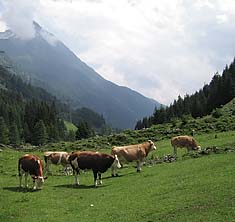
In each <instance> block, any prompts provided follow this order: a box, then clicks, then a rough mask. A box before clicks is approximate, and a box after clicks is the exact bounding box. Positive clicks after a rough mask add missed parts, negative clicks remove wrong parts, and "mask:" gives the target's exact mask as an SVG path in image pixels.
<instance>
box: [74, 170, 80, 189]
mask: <svg viewBox="0 0 235 222" xmlns="http://www.w3.org/2000/svg"><path fill="white" fill-rule="evenodd" d="M73 173H74V176H75V185H76V186H78V185H79V179H78V173H79V170H74V171H73Z"/></svg>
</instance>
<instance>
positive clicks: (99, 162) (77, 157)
mask: <svg viewBox="0 0 235 222" xmlns="http://www.w3.org/2000/svg"><path fill="white" fill-rule="evenodd" d="M69 162H70V164H71V166H72V168H73V172H74V175H75V185H79V180H78V173H79V171H80V170H85V169H91V170H92V171H93V175H94V185H95V187H97V185H100V184H102V180H101V174H102V173H104V172H106V171H107V170H108V168H110V167H111V166H113V165H115V167H117V168H120V167H121V165H120V163H119V160H118V158H117V156H112V155H109V154H106V153H99V152H92V151H81V152H80V151H77V152H73V153H71V155H70V156H69ZM97 175H98V179H97Z"/></svg>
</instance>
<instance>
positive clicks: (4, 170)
mask: <svg viewBox="0 0 235 222" xmlns="http://www.w3.org/2000/svg"><path fill="white" fill-rule="evenodd" d="M196 138H197V140H198V141H199V142H200V144H201V145H202V147H206V146H211V145H212V146H214V145H216V146H220V147H227V146H232V147H234V146H235V132H234V131H233V132H227V133H218V137H217V138H216V139H215V138H214V134H203V135H198V136H196ZM157 145H158V150H157V151H156V152H155V153H154V155H158V156H161V155H163V154H167V153H169V152H171V148H170V145H169V139H166V140H162V141H159V143H158V144H157ZM106 152H109V150H106ZM184 152H185V151H184V150H181V151H180V152H179V154H180V155H182V154H183V153H184ZM22 154H23V152H16V151H11V150H4V151H3V152H1V153H0V178H1V180H0V189H1V190H0V192H1V194H0V212H1V213H0V221H1V222H5V221H9V222H10V221H14V222H16V221H32V222H34V221H35V222H36V221H48V222H49V221H86V222H90V221H96V222H97V221H149V222H150V221H195V222H196V221H233V220H234V217H235V189H234V185H235V177H234V172H235V165H234V162H235V154H234V153H227V154H217V155H208V156H204V157H201V158H196V159H184V158H180V160H179V161H177V162H174V163H169V164H167V163H164V164H159V165H154V166H151V167H150V166H145V167H144V168H143V172H142V173H141V174H137V173H135V169H134V168H132V167H129V168H124V169H122V170H121V177H119V178H110V177H109V176H110V171H108V172H107V173H105V174H104V175H103V176H104V180H103V185H102V186H101V187H99V188H97V189H94V188H93V187H92V185H93V179H92V178H93V177H92V173H91V172H86V173H85V174H82V175H81V176H80V182H81V186H80V187H79V188H75V187H73V186H72V184H73V182H74V178H73V176H51V177H49V178H48V180H47V181H46V183H45V186H44V188H43V190H41V191H38V192H26V191H23V192H22V191H21V192H20V190H19V189H18V177H17V159H18V158H19V156H21V155H22ZM38 155H40V156H42V153H38ZM91 204H93V206H92V205H91Z"/></svg>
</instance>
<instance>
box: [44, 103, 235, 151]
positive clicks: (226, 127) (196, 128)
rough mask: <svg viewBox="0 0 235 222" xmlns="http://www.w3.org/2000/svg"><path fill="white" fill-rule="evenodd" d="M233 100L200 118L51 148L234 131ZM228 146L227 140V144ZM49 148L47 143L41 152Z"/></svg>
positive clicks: (105, 146)
mask: <svg viewBox="0 0 235 222" xmlns="http://www.w3.org/2000/svg"><path fill="white" fill-rule="evenodd" d="M234 118H235V99H233V100H231V101H230V102H229V103H227V104H226V105H224V106H223V107H221V108H218V109H216V110H214V111H213V112H212V114H211V115H207V116H205V117H203V118H192V117H191V116H185V117H184V118H183V119H182V120H181V119H178V120H175V119H174V120H173V121H172V122H170V123H165V124H158V125H153V126H151V127H149V128H146V129H141V130H125V131H123V132H122V133H119V134H113V135H109V136H96V137H93V138H89V139H83V140H79V141H75V142H73V143H61V144H54V145H53V146H54V147H55V149H57V148H56V147H57V146H59V147H60V148H61V149H62V150H64V149H65V150H74V149H78V147H79V149H81V150H82V149H91V150H92V149H95V150H99V149H110V148H111V147H112V146H117V145H127V144H135V143H142V142H144V141H147V140H148V139H151V140H153V141H155V142H159V141H162V140H164V139H170V138H171V137H173V136H177V135H194V136H199V135H203V134H208V135H212V137H215V136H216V134H218V133H221V132H228V131H235V122H234ZM228 143H229V141H228ZM49 148H51V144H48V146H46V147H45V149H49Z"/></svg>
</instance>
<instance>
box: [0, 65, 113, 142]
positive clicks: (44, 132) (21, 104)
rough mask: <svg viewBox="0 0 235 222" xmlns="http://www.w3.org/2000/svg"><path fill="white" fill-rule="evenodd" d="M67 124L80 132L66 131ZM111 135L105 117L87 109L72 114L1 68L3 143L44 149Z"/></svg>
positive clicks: (0, 114) (68, 109) (61, 105)
mask: <svg viewBox="0 0 235 222" xmlns="http://www.w3.org/2000/svg"><path fill="white" fill-rule="evenodd" d="M64 120H67V121H71V122H73V123H74V124H75V125H76V126H77V130H76V131H74V130H67V128H66V126H65V123H64ZM110 132H112V129H111V127H109V126H108V125H107V124H106V123H105V120H104V118H103V116H102V115H99V114H97V113H96V112H94V111H92V110H90V109H88V108H81V109H76V110H72V109H71V108H70V107H69V106H68V105H66V104H63V103H61V102H60V101H58V100H57V99H56V97H55V96H52V95H51V94H50V93H48V92H47V91H46V90H44V89H42V88H40V87H36V86H33V85H31V84H30V83H28V82H25V81H24V80H23V79H22V78H21V76H18V75H15V74H12V73H10V72H9V70H7V69H5V68H4V67H3V66H1V65H0V143H2V144H12V145H14V144H21V143H30V144H33V145H43V144H45V143H48V142H57V141H74V140H77V139H78V140H79V139H83V138H89V137H92V136H94V135H96V134H97V133H98V134H102V135H104V134H110Z"/></svg>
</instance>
